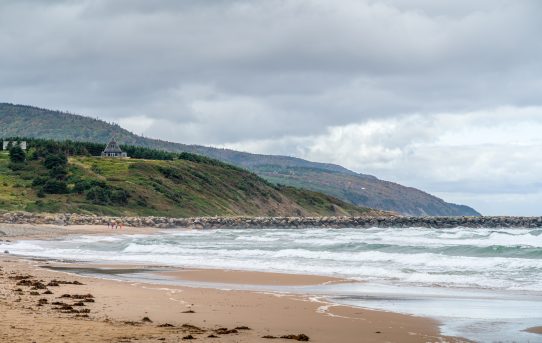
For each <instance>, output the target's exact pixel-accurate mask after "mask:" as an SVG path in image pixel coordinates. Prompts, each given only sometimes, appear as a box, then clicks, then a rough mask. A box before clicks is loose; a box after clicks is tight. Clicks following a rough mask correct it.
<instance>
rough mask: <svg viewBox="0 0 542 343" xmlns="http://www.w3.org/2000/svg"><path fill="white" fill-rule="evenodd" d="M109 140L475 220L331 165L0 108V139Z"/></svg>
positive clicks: (382, 203)
mask: <svg viewBox="0 0 542 343" xmlns="http://www.w3.org/2000/svg"><path fill="white" fill-rule="evenodd" d="M113 135H115V137H116V138H117V140H118V141H120V142H122V143H124V144H132V145H137V146H143V147H149V148H155V149H162V150H166V151H171V152H191V153H196V154H201V155H205V156H208V157H212V158H215V159H218V160H221V161H224V162H227V163H230V164H233V165H236V166H239V167H243V168H246V169H249V170H251V171H253V172H255V173H256V174H258V175H259V176H261V177H263V178H265V179H267V180H268V181H271V182H273V183H277V184H284V185H291V186H295V187H303V188H306V189H310V190H313V191H318V192H323V193H325V194H328V195H332V196H334V197H337V198H339V199H341V200H343V201H346V202H349V203H351V204H355V205H358V206H366V207H372V208H377V209H383V210H388V211H395V212H398V213H401V214H405V215H413V216H423V215H431V216H438V215H441V216H462V215H468V216H477V215H480V214H479V213H478V212H477V211H475V210H474V209H472V208H470V207H468V206H464V205H456V204H451V203H447V202H445V201H444V200H442V199H439V198H437V197H435V196H432V195H431V194H428V193H425V192H423V191H421V190H418V189H415V188H411V187H405V186H402V185H399V184H396V183H392V182H388V181H383V180H379V179H378V178H376V177H374V176H371V175H365V174H359V173H355V172H353V171H351V170H348V169H346V168H344V167H341V166H338V165H334V164H326V163H316V162H310V161H306V160H303V159H299V158H294V157H287V156H275V155H260V154H250V153H245V152H239V151H233V150H228V149H215V148H210V147H204V146H198V145H186V144H179V143H171V142H166V141H161V140H156V139H149V138H145V137H141V136H137V135H135V134H133V133H131V132H129V131H127V130H125V129H122V128H120V127H119V126H117V125H112V124H109V123H106V122H104V121H101V120H97V119H92V118H88V117H84V116H79V115H74V114H69V113H64V112H58V111H50V110H45V109H39V108H35V107H30V106H22V105H12V104H0V137H12V136H25V137H37V138H50V139H58V140H64V139H70V140H79V141H90V142H98V143H107V141H108V140H109V139H110V138H111V137H112V136H113Z"/></svg>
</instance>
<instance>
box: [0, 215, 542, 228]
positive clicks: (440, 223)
mask: <svg viewBox="0 0 542 343" xmlns="http://www.w3.org/2000/svg"><path fill="white" fill-rule="evenodd" d="M112 221H114V222H119V223H122V224H123V225H124V226H127V227H156V228H176V227H187V228H194V229H216V228H310V227H330V228H346V227H359V228H369V227H425V228H451V227H458V226H463V227H486V228H502V227H525V228H537V227H542V217H403V216H388V217H369V216H365V217H198V218H168V217H107V216H92V215H80V214H71V213H61V214H35V213H28V212H11V213H4V214H3V215H1V216H0V223H6V224H34V225H37V224H53V225H104V226H105V225H107V223H111V222H112Z"/></svg>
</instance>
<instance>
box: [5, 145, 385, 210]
mask: <svg viewBox="0 0 542 343" xmlns="http://www.w3.org/2000/svg"><path fill="white" fill-rule="evenodd" d="M68 170H69V176H68V183H69V184H70V187H73V183H70V182H71V181H70V180H76V179H77V180H89V181H91V180H95V181H100V182H105V183H106V184H107V185H109V186H111V187H114V188H116V189H123V190H125V191H127V192H128V194H129V197H128V201H127V203H126V204H122V205H118V204H116V205H113V204H99V203H93V202H92V201H90V200H88V199H87V198H86V197H85V196H84V194H78V193H73V192H72V193H69V194H47V195H46V196H45V197H44V198H40V197H38V194H37V193H38V192H37V190H36V189H35V187H32V180H33V179H34V178H35V177H37V176H39V175H46V174H47V172H48V171H47V170H46V169H45V168H44V167H43V165H42V164H41V163H40V162H39V161H28V162H27V163H26V165H25V167H24V168H22V169H21V170H16V171H13V170H11V169H10V168H9V157H8V154H7V153H5V152H2V153H0V210H2V211H13V210H26V211H30V212H73V213H93V214H107V215H156V216H170V217H190V216H214V215H218V216H235V215H251V216H324V215H326V216H327V215H329V216H331V215H368V214H379V212H378V211H373V210H369V209H366V208H360V207H356V206H354V205H351V204H348V203H345V202H343V201H341V200H338V199H335V198H333V197H330V196H327V195H324V194H321V193H316V192H312V191H306V190H301V189H295V188H291V187H277V186H273V185H272V184H270V183H268V182H266V181H265V180H263V179H261V178H260V177H258V176H256V175H255V174H253V173H250V172H248V171H244V170H239V169H238V168H235V167H229V166H227V165H212V164H206V163H198V162H194V161H187V160H174V161H158V160H142V159H104V158H98V157H82V156H77V157H71V158H70V159H69V161H68Z"/></svg>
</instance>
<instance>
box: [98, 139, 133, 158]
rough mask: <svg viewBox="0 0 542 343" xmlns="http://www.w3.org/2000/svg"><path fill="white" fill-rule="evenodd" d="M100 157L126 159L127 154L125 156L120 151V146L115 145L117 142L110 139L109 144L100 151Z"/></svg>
mask: <svg viewBox="0 0 542 343" xmlns="http://www.w3.org/2000/svg"><path fill="white" fill-rule="evenodd" d="M102 157H118V158H123V157H128V154H126V153H125V152H124V151H122V150H121V148H120V146H119V145H118V144H117V142H116V141H115V140H114V139H112V140H111V141H110V142H109V143H107V146H106V147H105V149H104V151H102Z"/></svg>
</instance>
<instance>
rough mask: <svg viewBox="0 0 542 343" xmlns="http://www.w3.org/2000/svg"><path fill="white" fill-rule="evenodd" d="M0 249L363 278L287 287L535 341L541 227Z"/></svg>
mask: <svg viewBox="0 0 542 343" xmlns="http://www.w3.org/2000/svg"><path fill="white" fill-rule="evenodd" d="M127 230H129V229H127ZM0 248H1V249H8V250H10V252H11V253H14V254H19V255H25V256H37V257H48V258H58V259H72V260H83V261H92V262H100V261H101V262H127V263H135V262H137V263H146V264H160V265H166V266H184V267H203V268H227V269H241V270H257V271H273V272H287V273H303V274H317V275H329V276H339V277H346V278H350V279H353V280H359V281H363V282H354V283H347V284H335V285H326V286H318V287H297V288H296V287H290V288H288V289H287V290H288V291H292V292H308V293H313V294H319V295H324V296H326V297H327V298H328V299H330V300H332V301H333V302H336V303H341V304H348V305H353V306H360V307H366V308H374V309H381V310H389V311H395V312H401V313H408V314H414V315H421V316H428V317H432V318H435V319H438V320H440V321H442V323H443V326H442V331H443V334H446V335H459V336H463V337H466V338H470V339H474V340H479V341H516V342H518V341H520V342H537V341H542V336H539V335H535V334H530V333H526V332H523V331H522V330H523V329H526V328H528V327H530V326H539V325H542V230H541V229H527V228H524V229H521V228H519V229H500V228H499V229H497V228H495V229H473V228H462V227H458V228H453V229H427V228H369V229H322V228H317V229H316V228H314V229H219V230H165V231H163V232H161V233H160V234H153V235H117V236H107V237H105V236H104V237H102V236H79V237H70V238H63V239H57V240H51V241H19V242H16V243H14V244H11V245H9V247H8V246H5V247H4V246H1V245H0ZM260 288H261V287H260Z"/></svg>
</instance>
